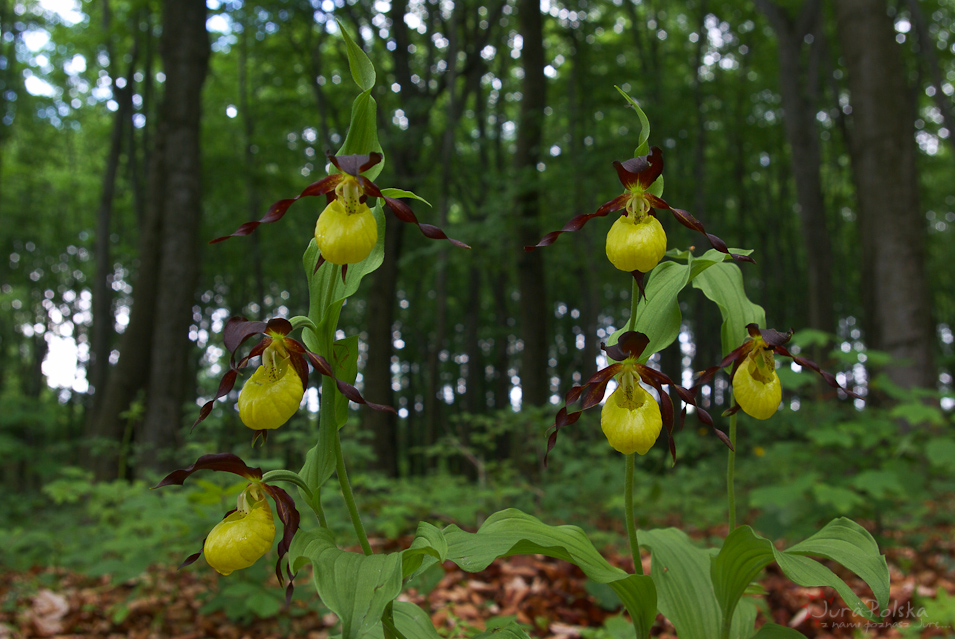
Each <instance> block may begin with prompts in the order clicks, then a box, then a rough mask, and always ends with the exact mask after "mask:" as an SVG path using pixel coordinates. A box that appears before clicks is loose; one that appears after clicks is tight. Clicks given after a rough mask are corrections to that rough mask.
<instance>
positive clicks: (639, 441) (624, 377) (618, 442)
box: [545, 331, 713, 462]
mask: <svg viewBox="0 0 955 639" xmlns="http://www.w3.org/2000/svg"><path fill="white" fill-rule="evenodd" d="M649 343H650V339H649V338H648V337H647V336H646V335H644V334H643V333H638V332H636V331H627V332H626V333H623V334H622V335H621V336H620V339H619V340H618V341H617V343H616V344H614V345H613V346H605V345H604V344H601V345H600V347H601V348H602V349H603V351H604V352H605V353H606V354H607V357H609V358H610V359H611V360H615V362H614V363H613V364H610V366H607V367H606V368H604V369H602V370H599V371H597V372H596V373H595V374H594V375H593V376H592V377H591V378H590V379H589V380H587V383H586V384H584V385H583V386H574V387H573V388H571V389H570V390H569V391H568V392H567V395H565V396H564V407H563V408H561V409H560V411H558V412H557V419H556V420H555V422H554V431H553V432H552V433H551V434H550V437H548V439H547V452H548V453H550V451H551V449H552V448H553V447H554V444H556V443H557V432H558V431H559V430H560V429H561V428H563V427H564V426H567V425H569V424H573V423H574V422H576V421H577V420H578V419H580V414H581V413H582V412H583V411H585V410H587V409H588V408H593V407H594V406H596V405H597V404H599V403H600V401H601V400H602V399H603V397H604V393H605V392H606V390H607V384H609V383H610V380H611V379H613V378H614V376H619V377H618V380H617V388H616V389H615V390H614V392H613V393H612V394H611V395H610V397H609V398H608V399H607V401H606V403H605V404H604V407H603V409H601V413H600V427H601V429H602V430H603V432H604V434H605V435H606V436H607V441H608V442H609V443H610V445H611V446H612V447H613V448H614V449H615V450H617V451H619V452H621V453H623V454H625V455H629V454H631V453H639V454H640V455H645V454H646V453H647V451H649V450H650V448H651V447H652V446H653V444H654V442H656V440H657V437H658V436H659V435H660V431H661V430H662V427H663V426H666V429H667V433H668V435H669V440H670V454H671V455H672V456H673V459H674V461H676V445H675V444H674V443H673V403H672V402H671V401H670V396H669V395H667V394H666V393H664V392H663V386H669V387H670V388H671V389H673V390H674V391H676V393H677V395H679V396H680V399H682V400H683V401H684V402H686V403H687V404H693V405H694V406H696V402H695V401H694V399H693V395H692V394H691V393H690V392H689V391H688V390H686V389H685V388H683V387H682V386H679V385H677V384H676V383H674V381H673V380H671V379H670V378H669V377H667V376H666V375H665V374H663V373H661V372H660V371H658V370H655V369H652V368H650V367H649V366H645V365H643V364H641V363H640V362H639V359H640V356H641V355H642V354H643V351H644V350H645V349H646V347H647V344H649ZM640 382H643V383H644V384H647V385H648V386H650V387H651V388H652V389H653V390H655V391H656V392H657V395H658V397H660V400H659V401H658V400H656V399H654V398H653V396H652V395H651V394H650V393H649V392H647V390H646V389H645V388H643V387H642V386H641V385H640ZM578 400H580V402H581V408H580V410H577V411H568V410H567V407H568V406H569V405H571V404H574V403H576V402H577V401H578ZM682 414H683V413H682V412H681V415H682ZM696 414H697V417H698V418H699V419H700V421H701V422H703V423H704V424H707V425H709V426H712V425H713V420H712V419H711V418H710V416H709V414H708V413H707V412H706V411H705V410H703V409H701V408H699V407H698V408H697V411H696ZM545 462H546V457H545Z"/></svg>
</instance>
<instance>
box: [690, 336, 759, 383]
mask: <svg viewBox="0 0 955 639" xmlns="http://www.w3.org/2000/svg"><path fill="white" fill-rule="evenodd" d="M752 349H753V342H752V341H751V340H746V341H745V342H743V343H742V345H740V346H738V347H736V348H734V349H733V350H732V351H731V352H730V354H729V355H727V356H726V357H724V358H723V360H722V361H721V362H720V363H719V364H718V365H717V366H711V367H710V368H707V369H706V370H704V371H701V372H699V373H697V374H696V383H695V384H694V385H693V388H692V389H690V390H691V392H692V393H693V395H696V394H697V392H698V391H699V388H700V387H701V386H702V385H703V384H706V383H707V382H709V381H710V380H711V379H713V376H714V375H716V373H718V372H719V371H720V370H721V369H724V368H726V367H727V366H729V365H730V363H732V364H733V369H732V371H730V379H733V375H735V374H736V369H738V368H739V365H740V363H742V361H743V360H744V359H745V358H746V354H747V353H749V352H750V351H751V350H752Z"/></svg>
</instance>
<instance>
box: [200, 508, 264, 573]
mask: <svg viewBox="0 0 955 639" xmlns="http://www.w3.org/2000/svg"><path fill="white" fill-rule="evenodd" d="M273 541H275V519H274V518H273V517H272V509H271V508H270V507H269V502H268V501H266V499H265V498H264V497H263V498H262V499H261V500H259V501H256V502H254V503H252V504H251V505H250V506H249V511H248V512H244V511H243V510H241V509H239V510H236V511H234V512H232V513H230V514H229V515H228V516H227V517H226V518H225V519H223V520H222V521H220V522H219V523H218V524H216V526H215V528H213V529H212V531H211V532H210V533H209V536H208V537H206V542H205V544H204V545H203V547H202V554H203V555H205V558H206V561H207V562H208V563H209V565H210V566H212V567H213V568H215V569H216V571H217V572H219V573H220V574H222V575H228V574H231V573H232V572H234V571H236V570H241V569H243V568H248V567H249V566H251V565H252V564H254V563H255V562H257V561H258V560H259V559H260V558H261V557H262V555H264V554H265V553H267V552H268V551H269V549H271V548H272V542H273Z"/></svg>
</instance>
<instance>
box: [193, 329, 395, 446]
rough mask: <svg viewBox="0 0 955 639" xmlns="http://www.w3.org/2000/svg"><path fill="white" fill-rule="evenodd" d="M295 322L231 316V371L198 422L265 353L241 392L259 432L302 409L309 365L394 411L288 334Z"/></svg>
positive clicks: (226, 337)
mask: <svg viewBox="0 0 955 639" xmlns="http://www.w3.org/2000/svg"><path fill="white" fill-rule="evenodd" d="M291 332H292V324H291V323H290V322H289V321H288V320H286V319H283V318H274V319H272V320H269V321H268V322H254V321H251V320H247V319H246V318H244V317H233V318H231V319H230V320H229V321H228V322H227V323H226V326H225V329H224V330H223V341H224V342H225V347H226V348H227V349H229V352H230V353H231V354H232V358H231V360H230V363H229V370H228V371H227V372H226V374H225V375H223V377H222V381H220V382H219V389H218V390H217V391H216V394H215V397H213V398H212V399H211V400H209V401H208V402H206V403H205V404H203V406H202V408H201V409H200V410H199V418H198V419H197V420H196V422H195V424H193V425H192V426H193V428H195V426H196V424H198V423H199V422H201V421H202V420H204V419H205V418H206V417H208V416H209V413H211V412H212V407H213V405H214V404H215V402H216V400H217V399H219V398H220V397H225V396H226V395H228V394H229V393H230V392H231V391H232V389H233V387H234V386H235V382H236V380H237V378H238V376H239V371H240V370H242V369H243V368H245V367H246V366H247V365H248V363H249V361H250V360H251V359H252V358H254V357H259V356H261V357H262V365H261V366H259V367H258V368H257V369H256V371H255V372H254V373H253V374H252V377H251V378H249V380H248V381H247V382H246V383H245V385H244V386H243V387H242V390H241V391H240V392H239V417H240V418H241V419H242V423H244V424H245V425H246V426H248V427H249V428H251V429H252V430H254V431H256V437H258V436H259V435H260V434H261V435H265V434H266V433H267V431H269V430H272V429H275V428H278V427H279V426H281V425H282V424H284V423H285V422H287V421H288V420H289V419H290V418H291V417H292V415H294V414H295V412H296V411H297V410H298V407H299V405H300V404H301V402H302V397H303V395H304V394H305V388H306V387H307V386H308V365H309V364H311V365H312V368H314V369H315V370H317V371H318V372H319V373H321V374H322V375H325V376H326V377H330V378H332V379H334V380H335V383H336V385H337V386H338V390H339V391H340V392H341V394H342V395H344V396H345V397H347V398H348V399H349V400H351V401H353V402H355V403H357V404H365V405H366V406H368V407H369V408H372V409H374V410H383V411H391V412H394V410H395V409H393V408H392V407H390V406H384V405H382V404H374V403H372V402H368V401H365V398H364V397H362V396H361V393H359V392H358V389H357V388H355V387H354V386H352V385H351V384H348V383H346V382H343V381H342V380H340V379H338V378H337V377H335V374H334V373H333V372H332V367H331V366H330V365H329V364H328V361H327V360H326V359H325V358H324V357H322V356H321V355H316V354H315V353H312V352H311V351H309V350H308V349H307V348H305V346H304V345H303V344H302V343H301V342H299V341H298V340H296V339H292V338H291V337H288V334H289V333H291ZM255 335H263V336H264V337H263V339H262V340H261V341H260V342H259V343H258V344H256V345H255V346H253V347H252V350H250V351H249V354H248V355H246V356H245V357H243V358H241V359H240V360H239V361H238V362H236V359H235V355H236V351H237V350H238V349H239V348H240V347H241V346H242V344H243V343H244V342H245V341H246V340H247V339H249V338H250V337H253V336H255Z"/></svg>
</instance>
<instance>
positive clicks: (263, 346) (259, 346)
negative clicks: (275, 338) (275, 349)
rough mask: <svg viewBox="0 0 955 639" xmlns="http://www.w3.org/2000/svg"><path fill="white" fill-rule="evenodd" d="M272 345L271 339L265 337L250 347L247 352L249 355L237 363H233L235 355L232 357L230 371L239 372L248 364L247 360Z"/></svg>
mask: <svg viewBox="0 0 955 639" xmlns="http://www.w3.org/2000/svg"><path fill="white" fill-rule="evenodd" d="M271 343H272V338H271V337H266V338H265V339H263V340H262V341H261V342H259V343H258V344H256V345H255V346H253V347H252V350H251V351H249V354H248V355H246V356H245V357H243V358H242V359H240V360H239V361H238V362H236V361H235V355H234V354H233V355H232V361H231V363H230V365H231V366H232V370H236V371H240V370H242V369H243V368H245V367H246V366H248V364H249V360H251V359H254V358H256V357H258V356H259V355H261V354H262V353H263V352H265V349H266V348H268V347H269V344H271Z"/></svg>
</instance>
